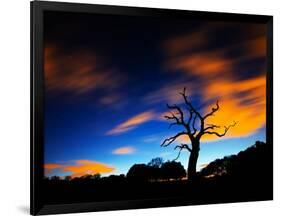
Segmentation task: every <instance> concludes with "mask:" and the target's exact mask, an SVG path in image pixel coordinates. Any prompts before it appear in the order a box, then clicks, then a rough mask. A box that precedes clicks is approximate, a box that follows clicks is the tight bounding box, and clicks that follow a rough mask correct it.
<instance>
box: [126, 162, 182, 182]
mask: <svg viewBox="0 0 281 216" xmlns="http://www.w3.org/2000/svg"><path fill="white" fill-rule="evenodd" d="M185 176H186V172H185V169H184V167H183V166H182V164H181V163H180V162H175V161H167V162H165V163H164V162H163V159H162V158H159V157H158V158H154V159H152V160H151V161H150V162H149V163H148V164H135V165H133V166H132V167H131V168H130V169H129V171H128V173H127V179H128V180H129V181H160V180H171V179H175V180H179V179H181V178H183V177H185Z"/></svg>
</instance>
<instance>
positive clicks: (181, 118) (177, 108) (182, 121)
mask: <svg viewBox="0 0 281 216" xmlns="http://www.w3.org/2000/svg"><path fill="white" fill-rule="evenodd" d="M167 107H168V108H169V109H176V110H177V111H178V114H180V119H179V121H180V123H182V124H184V118H183V112H182V110H181V109H180V108H179V107H178V106H177V105H175V104H174V105H173V106H170V105H169V104H167Z"/></svg>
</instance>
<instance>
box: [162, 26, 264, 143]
mask: <svg viewBox="0 0 281 216" xmlns="http://www.w3.org/2000/svg"><path fill="white" fill-rule="evenodd" d="M223 26H224V25H219V26H217V25H214V26H213V27H212V26H211V25H209V26H207V28H204V27H202V29H198V32H192V33H188V34H185V35H182V36H179V37H175V38H172V39H170V40H168V41H166V43H165V44H164V48H165V50H166V52H167V62H166V66H167V69H168V71H169V72H171V73H181V74H183V75H185V76H186V77H187V79H188V78H190V77H192V79H193V80H196V82H195V81H194V82H189V83H188V84H187V86H186V87H187V89H191V91H189V90H188V93H189V95H191V96H193V95H194V94H195V93H197V94H200V95H201V98H202V103H204V105H206V106H205V109H204V110H202V112H203V113H207V112H209V111H210V110H211V107H212V106H213V105H214V103H215V101H216V100H219V104H220V109H219V111H218V112H216V114H215V115H214V116H211V117H210V118H209V119H208V122H207V123H209V124H216V125H220V126H222V127H221V128H220V129H221V130H222V131H223V130H224V127H223V126H224V125H228V124H231V123H232V122H233V121H237V122H238V124H237V125H236V126H235V127H233V128H231V130H229V132H228V134H227V135H226V136H225V137H224V138H233V137H243V136H249V135H251V134H253V133H255V132H256V131H257V130H258V129H259V128H261V127H263V126H264V125H265V118H266V75H265V74H266V73H265V72H266V64H265V62H266V26H265V25H261V24H259V25H252V26H249V28H248V30H247V31H246V32H245V35H244V36H241V37H240V35H238V36H237V38H235V37H233V38H232V40H231V41H229V42H227V43H225V44H221V45H220V46H216V47H212V46H211V45H212V42H213V41H212V39H213V38H215V37H218V38H219V36H220V35H219V34H220V33H219V30H220V28H221V27H223ZM184 38H186V40H185V39H184ZM200 40H201V42H202V43H200ZM182 41H194V43H192V44H189V43H188V42H186V43H185V42H182ZM218 44H219V42H218ZM208 47H210V48H208ZM258 63H259V65H258V66H256V65H257V64H258ZM251 72H252V73H251ZM181 90H182V88H181V85H179V86H178V92H179V91H181ZM163 95H164V94H163ZM217 131H218V132H220V130H217ZM222 131H221V132H222ZM216 139H217V137H216V136H215V135H205V136H203V137H202V141H205V142H206V141H213V140H216ZM178 141H179V142H184V141H185V142H188V138H187V137H184V136H182V137H179V139H178Z"/></svg>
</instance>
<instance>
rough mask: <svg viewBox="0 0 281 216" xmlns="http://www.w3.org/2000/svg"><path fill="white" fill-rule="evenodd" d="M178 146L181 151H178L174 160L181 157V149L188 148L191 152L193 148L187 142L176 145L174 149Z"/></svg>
mask: <svg viewBox="0 0 281 216" xmlns="http://www.w3.org/2000/svg"><path fill="white" fill-rule="evenodd" d="M177 148H179V149H180V150H179V153H178V155H177V157H176V158H175V159H174V161H175V160H177V159H178V158H179V157H180V154H181V151H182V150H183V149H187V150H188V151H189V152H191V148H190V147H189V146H188V145H187V144H183V143H181V145H177V146H175V148H174V149H177Z"/></svg>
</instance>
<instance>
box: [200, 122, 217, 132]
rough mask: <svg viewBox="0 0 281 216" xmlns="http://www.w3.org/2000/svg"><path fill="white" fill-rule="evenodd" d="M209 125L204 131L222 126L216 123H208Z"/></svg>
mask: <svg viewBox="0 0 281 216" xmlns="http://www.w3.org/2000/svg"><path fill="white" fill-rule="evenodd" d="M207 125H209V126H208V127H206V128H205V129H204V132H205V131H207V130H209V129H210V130H213V129H215V128H220V127H221V126H219V125H215V124H207Z"/></svg>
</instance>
